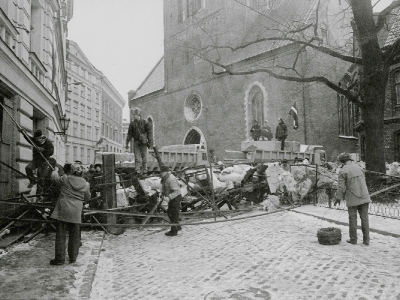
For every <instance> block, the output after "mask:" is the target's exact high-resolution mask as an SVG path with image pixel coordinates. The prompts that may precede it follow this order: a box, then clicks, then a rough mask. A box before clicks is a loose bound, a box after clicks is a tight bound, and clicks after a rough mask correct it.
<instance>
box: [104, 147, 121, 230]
mask: <svg viewBox="0 0 400 300" xmlns="http://www.w3.org/2000/svg"><path fill="white" fill-rule="evenodd" d="M103 170H104V180H105V184H106V185H107V186H106V187H105V188H103V191H104V199H105V201H104V203H105V206H106V207H105V208H106V209H109V208H116V207H117V189H116V185H115V183H116V180H115V155H114V154H113V153H107V154H103ZM107 223H108V224H117V215H116V214H107ZM107 229H108V232H110V233H112V234H122V233H123V232H124V229H123V228H121V227H120V228H117V227H112V226H109V228H107Z"/></svg>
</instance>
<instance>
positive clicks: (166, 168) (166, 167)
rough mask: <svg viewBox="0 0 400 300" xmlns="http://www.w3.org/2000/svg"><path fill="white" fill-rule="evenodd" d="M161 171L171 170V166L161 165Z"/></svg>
mask: <svg viewBox="0 0 400 300" xmlns="http://www.w3.org/2000/svg"><path fill="white" fill-rule="evenodd" d="M160 172H169V167H168V166H161V168H160Z"/></svg>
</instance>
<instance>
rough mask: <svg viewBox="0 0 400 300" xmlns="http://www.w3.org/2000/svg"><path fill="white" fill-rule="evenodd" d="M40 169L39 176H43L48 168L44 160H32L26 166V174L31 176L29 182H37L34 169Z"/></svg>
mask: <svg viewBox="0 0 400 300" xmlns="http://www.w3.org/2000/svg"><path fill="white" fill-rule="evenodd" d="M36 169H38V171H37V177H42V174H43V173H44V172H45V170H46V165H45V164H44V163H43V162H37V161H34V160H32V161H31V162H30V163H29V164H28V165H27V166H26V167H25V172H26V175H27V176H28V177H29V182H30V183H31V184H35V183H36V182H35V179H34V176H33V171H34V170H36Z"/></svg>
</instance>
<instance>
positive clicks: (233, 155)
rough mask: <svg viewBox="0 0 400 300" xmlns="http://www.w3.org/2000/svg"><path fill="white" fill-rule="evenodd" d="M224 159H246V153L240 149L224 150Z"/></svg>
mask: <svg viewBox="0 0 400 300" xmlns="http://www.w3.org/2000/svg"><path fill="white" fill-rule="evenodd" d="M224 159H229V160H231V159H246V154H245V153H244V152H242V151H231V150H225V155H224Z"/></svg>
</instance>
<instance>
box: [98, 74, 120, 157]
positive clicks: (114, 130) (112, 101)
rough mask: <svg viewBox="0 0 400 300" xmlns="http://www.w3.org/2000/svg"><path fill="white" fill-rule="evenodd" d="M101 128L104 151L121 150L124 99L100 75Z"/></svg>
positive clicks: (118, 151) (105, 78)
mask: <svg viewBox="0 0 400 300" xmlns="http://www.w3.org/2000/svg"><path fill="white" fill-rule="evenodd" d="M101 83H102V84H101V87H102V130H101V143H100V145H101V147H102V151H105V152H117V153H121V152H122V151H123V143H124V142H123V140H122V135H123V132H122V109H123V108H124V106H125V103H126V101H125V99H124V98H123V97H122V96H121V95H120V94H119V93H118V92H117V90H116V89H115V88H114V86H113V85H112V84H111V82H110V81H109V80H108V79H107V77H102V80H101Z"/></svg>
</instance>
